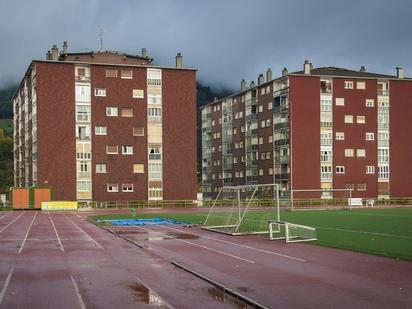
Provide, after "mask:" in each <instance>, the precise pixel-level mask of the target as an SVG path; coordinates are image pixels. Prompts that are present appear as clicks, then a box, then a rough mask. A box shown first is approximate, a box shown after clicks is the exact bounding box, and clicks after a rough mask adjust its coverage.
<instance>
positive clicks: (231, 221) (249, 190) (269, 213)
mask: <svg viewBox="0 0 412 309" xmlns="http://www.w3.org/2000/svg"><path fill="white" fill-rule="evenodd" d="M269 220H277V221H279V220H280V211H279V187H278V185H277V184H259V185H242V186H223V187H222V188H221V189H220V190H219V193H218V195H217V197H216V199H215V200H214V201H213V204H212V206H211V208H210V210H209V213H208V215H207V217H206V220H205V222H204V223H203V227H202V228H203V229H207V230H212V231H215V232H220V233H224V234H230V235H245V234H267V233H269V230H268V224H267V223H268V221H269Z"/></svg>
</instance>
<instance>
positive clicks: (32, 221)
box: [19, 212, 37, 254]
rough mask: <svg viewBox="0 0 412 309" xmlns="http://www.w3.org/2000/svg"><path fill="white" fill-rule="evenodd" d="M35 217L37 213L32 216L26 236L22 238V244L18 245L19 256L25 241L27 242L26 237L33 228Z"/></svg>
mask: <svg viewBox="0 0 412 309" xmlns="http://www.w3.org/2000/svg"><path fill="white" fill-rule="evenodd" d="M36 216H37V212H36V213H35V214H34V216H33V220H31V223H30V225H29V228H28V229H27V232H26V235H25V236H24V239H23V242H22V243H21V245H20V249H19V254H20V253H21V252H22V251H23V248H24V245H25V244H26V241H27V236H29V233H30V229H31V227H32V226H33V223H34V220H35V219H36Z"/></svg>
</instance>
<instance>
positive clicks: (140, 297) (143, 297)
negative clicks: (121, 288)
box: [129, 283, 170, 308]
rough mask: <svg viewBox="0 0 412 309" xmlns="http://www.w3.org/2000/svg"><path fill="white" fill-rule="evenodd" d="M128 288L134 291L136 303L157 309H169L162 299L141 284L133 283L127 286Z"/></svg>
mask: <svg viewBox="0 0 412 309" xmlns="http://www.w3.org/2000/svg"><path fill="white" fill-rule="evenodd" d="M129 287H130V288H131V289H132V290H133V291H134V293H135V295H136V299H137V301H139V302H143V303H145V304H149V305H152V306H154V307H158V308H170V307H169V306H168V305H167V304H166V303H165V302H164V300H163V299H162V298H160V297H159V296H158V295H157V294H156V293H154V292H153V291H151V290H150V289H148V288H147V287H146V286H145V285H143V284H141V283H135V284H132V285H129Z"/></svg>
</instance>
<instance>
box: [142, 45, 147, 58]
mask: <svg viewBox="0 0 412 309" xmlns="http://www.w3.org/2000/svg"><path fill="white" fill-rule="evenodd" d="M142 58H147V49H146V48H144V47H143V48H142Z"/></svg>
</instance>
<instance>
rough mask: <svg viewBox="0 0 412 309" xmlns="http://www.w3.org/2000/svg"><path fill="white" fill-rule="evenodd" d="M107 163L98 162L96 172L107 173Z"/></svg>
mask: <svg viewBox="0 0 412 309" xmlns="http://www.w3.org/2000/svg"><path fill="white" fill-rule="evenodd" d="M106 172H107V171H106V164H96V173H97V174H104V173H106Z"/></svg>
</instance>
